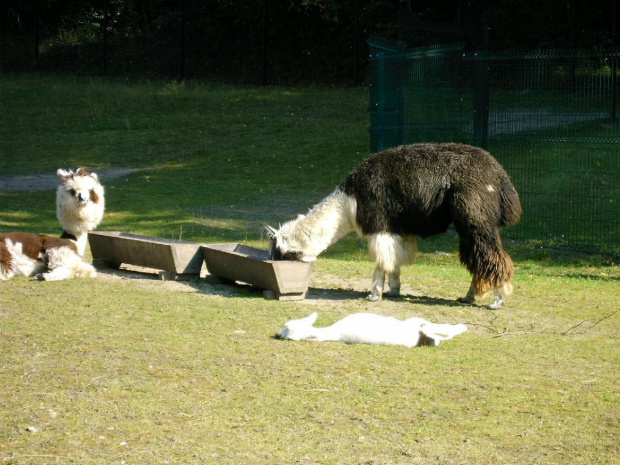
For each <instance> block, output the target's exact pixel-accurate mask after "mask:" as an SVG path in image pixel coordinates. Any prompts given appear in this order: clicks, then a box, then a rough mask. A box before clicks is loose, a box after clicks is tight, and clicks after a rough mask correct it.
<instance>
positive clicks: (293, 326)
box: [276, 312, 467, 347]
mask: <svg viewBox="0 0 620 465" xmlns="http://www.w3.org/2000/svg"><path fill="white" fill-rule="evenodd" d="M317 316H318V315H317V313H316V312H314V313H313V314H311V315H310V316H307V317H306V318H302V319H299V320H291V321H289V322H288V323H286V325H285V327H284V329H283V330H282V331H280V332H278V333H277V334H276V337H277V338H279V339H291V340H293V341H340V342H346V343H349V344H379V345H390V346H405V347H420V346H437V345H439V344H440V343H441V341H443V340H445V339H452V338H453V337H454V336H458V335H459V334H461V333H464V332H465V331H467V326H465V325H464V324H462V323H459V324H455V325H451V324H436V323H431V322H430V321H427V320H424V319H422V318H409V319H408V320H404V321H403V320H398V319H396V318H394V317H391V316H383V315H375V314H373V313H354V314H352V315H348V316H346V317H344V318H343V319H342V320H339V321H337V322H336V323H334V324H333V325H331V326H328V327H326V328H316V327H314V326H313V325H314V322H315V321H316V319H317Z"/></svg>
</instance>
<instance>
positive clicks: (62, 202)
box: [0, 168, 105, 281]
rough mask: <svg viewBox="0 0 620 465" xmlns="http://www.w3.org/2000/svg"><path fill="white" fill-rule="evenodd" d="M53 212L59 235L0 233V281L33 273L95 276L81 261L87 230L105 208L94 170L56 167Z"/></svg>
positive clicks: (52, 277)
mask: <svg viewBox="0 0 620 465" xmlns="http://www.w3.org/2000/svg"><path fill="white" fill-rule="evenodd" d="M57 174H58V176H60V185H59V186H58V189H57V190H56V213H57V216H58V220H59V221H60V224H61V225H62V227H63V233H62V235H61V236H60V237H50V236H45V235H39V234H32V233H23V232H9V233H3V234H0V280H6V279H9V278H11V277H13V276H20V275H21V276H34V277H36V278H37V279H39V280H45V281H60V280H63V279H69V278H74V277H95V276H96V275H97V273H96V271H95V269H94V268H93V266H92V265H91V264H90V263H86V262H85V261H84V260H83V258H82V257H83V255H84V251H85V249H86V244H87V241H88V233H89V232H90V231H92V230H94V229H95V228H96V227H97V226H98V225H99V223H101V220H102V219H103V213H104V210H105V203H104V195H103V194H104V189H103V186H102V185H101V184H100V183H99V179H98V177H97V175H96V174H95V173H89V172H88V171H86V170H85V169H84V168H78V169H77V171H76V172H75V173H74V172H73V171H65V170H62V169H59V170H58V171H57Z"/></svg>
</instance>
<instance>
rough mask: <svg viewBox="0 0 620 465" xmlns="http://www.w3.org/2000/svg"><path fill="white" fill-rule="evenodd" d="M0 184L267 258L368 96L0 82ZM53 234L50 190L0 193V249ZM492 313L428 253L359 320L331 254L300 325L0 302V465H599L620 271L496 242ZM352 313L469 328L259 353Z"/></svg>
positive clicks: (291, 307) (598, 259) (128, 289)
mask: <svg viewBox="0 0 620 465" xmlns="http://www.w3.org/2000/svg"><path fill="white" fill-rule="evenodd" d="M0 103H1V104H2V108H3V111H2V112H0V177H6V176H11V177H14V176H24V175H50V174H51V175H54V173H55V172H56V170H57V169H58V168H60V167H63V168H75V167H77V166H78V165H86V166H88V167H91V168H92V169H94V170H95V171H100V172H101V173H105V170H106V169H110V168H128V169H135V170H137V171H133V172H131V173H130V174H128V175H126V176H123V177H119V178H107V179H106V177H105V176H102V181H103V184H104V185H105V187H106V204H107V213H106V217H105V219H104V221H103V224H102V225H101V227H100V229H101V230H123V231H130V232H133V233H138V234H147V235H152V236H157V237H167V238H183V239H186V240H192V241H200V242H223V241H240V242H244V243H248V244H250V245H253V246H257V247H261V248H265V247H266V243H265V242H262V241H261V239H260V231H259V229H260V227H261V225H263V224H264V223H271V224H274V225H277V223H279V222H283V221H286V220H288V219H290V218H292V217H293V216H294V215H295V214H296V213H300V212H304V211H305V210H306V209H307V208H308V207H310V206H312V204H313V203H315V202H317V201H319V200H320V199H321V198H322V197H323V196H324V195H326V194H328V193H329V192H331V190H332V189H333V188H334V187H335V186H336V185H337V184H338V183H339V182H340V181H341V180H342V179H343V178H344V176H345V175H346V173H348V172H349V171H350V169H351V168H352V167H354V166H355V165H357V164H358V163H359V162H360V160H362V159H363V158H364V157H366V156H367V155H368V150H369V149H368V145H369V144H368V132H367V106H368V101H367V91H366V90H364V89H334V88H243V87H229V86H224V85H216V84H198V83H191V84H190V83H187V84H183V83H174V82H134V81H121V80H100V79H88V78H69V77H65V78H60V77H45V76H36V77H35V76H13V77H0ZM16 229H19V230H24V231H32V232H38V233H48V234H56V233H58V232H59V231H58V222H57V220H56V218H55V206H54V191H53V189H47V190H35V189H32V188H28V189H26V190H5V191H0V231H8V230H16ZM506 247H507V249H508V251H509V252H510V254H511V255H512V256H513V258H514V260H515V264H516V268H517V280H516V283H515V294H514V296H512V297H511V298H510V299H509V300H508V303H507V305H506V307H505V308H504V309H502V310H501V311H497V312H493V311H490V310H487V309H486V308H485V307H484V306H483V305H482V304H484V303H488V302H483V303H482V304H481V305H476V306H462V305H459V304H457V303H456V301H455V299H456V298H457V297H459V296H462V295H463V294H464V293H465V291H466V290H467V287H468V284H469V276H468V274H467V272H466V271H465V270H464V269H463V267H461V266H460V265H459V263H458V257H457V254H456V248H457V238H456V236H455V235H454V234H453V233H449V234H447V235H445V236H442V237H441V238H436V239H432V240H426V241H421V243H420V249H421V253H420V257H419V260H418V261H417V263H416V264H415V265H414V266H411V267H408V268H406V269H405V270H404V272H403V297H401V298H398V299H391V300H384V301H383V302H381V303H369V302H366V301H365V300H364V297H365V295H366V292H367V290H368V288H369V286H370V277H371V274H372V269H373V265H372V263H370V262H369V261H368V259H367V254H366V251H365V248H364V244H363V243H361V242H360V241H359V240H357V239H356V238H354V237H347V238H345V239H344V240H343V241H341V242H340V243H339V244H337V245H335V246H334V247H333V248H332V249H330V250H329V251H327V252H326V253H325V254H324V256H322V257H321V258H319V260H318V262H317V264H316V267H315V271H314V273H313V276H312V281H311V292H310V296H309V298H308V299H307V300H305V301H303V302H277V301H267V300H264V299H263V298H262V295H261V293H260V292H258V291H256V290H253V289H251V288H248V287H247V286H246V287H244V286H237V287H231V286H226V285H223V284H215V283H213V282H211V281H210V280H205V279H200V280H199V279H196V280H194V281H191V282H189V283H175V282H161V281H158V280H156V279H154V276H153V275H150V274H143V273H142V274H139V273H135V272H130V271H123V272H111V271H108V272H106V271H103V272H102V273H100V276H99V277H98V278H96V279H94V280H73V281H64V282H55V283H40V282H36V281H33V280H31V279H26V278H15V279H13V280H11V281H6V282H0V463H8V464H20V465H21V464H68V463H79V464H157V463H171V464H172V463H178V464H194V463H195V464H199V463H200V464H207V463H214V464H292V463H298V464H336V463H337V464H365V465H370V464H373V465H379V464H382V465H383V464H385V465H387V464H415V463H420V464H422V463H424V464H428V463H437V464H505V463H515V464H524V463H527V464H574V463H584V464H585V463H587V464H593V463H597V464H619V463H620V459H619V458H618V457H620V446H619V444H620V442H619V437H620V421H619V419H620V395H619V391H618V379H619V367H620V347H619V346H618V339H619V337H620V312H619V310H620V286H619V281H620V268H619V267H618V262H617V257H616V256H613V255H587V254H579V253H569V252H566V251H561V250H550V249H542V248H540V247H538V246H535V245H532V244H526V243H515V242H512V241H507V244H506ZM313 311H317V312H318V313H319V320H318V322H317V323H318V325H320V326H322V325H327V324H330V323H332V322H334V321H336V320H337V319H339V318H341V317H343V316H344V315H347V314H350V313H354V312H359V311H371V312H375V313H381V314H385V315H393V316H396V317H399V318H405V317H411V316H420V317H424V318H427V319H429V320H432V321H436V322H442V323H443V322H445V323H456V322H463V323H466V324H468V327H469V331H468V332H466V333H464V334H463V335H461V336H458V337H457V338H455V339H454V340H451V341H447V342H445V343H444V344H442V345H441V346H439V347H436V348H419V349H405V348H399V347H376V346H363V345H345V344H338V343H309V342H306V343H304V342H291V341H279V340H276V339H274V337H273V335H274V334H275V332H276V331H278V330H280V329H281V328H282V327H283V325H284V323H285V322H286V321H287V320H288V319H290V318H298V317H302V316H306V315H308V314H310V313H311V312H313Z"/></svg>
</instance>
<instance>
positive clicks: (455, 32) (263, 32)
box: [0, 0, 618, 84]
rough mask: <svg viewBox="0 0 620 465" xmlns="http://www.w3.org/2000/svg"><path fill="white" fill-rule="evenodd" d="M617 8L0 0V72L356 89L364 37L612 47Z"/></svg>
mask: <svg viewBox="0 0 620 465" xmlns="http://www.w3.org/2000/svg"><path fill="white" fill-rule="evenodd" d="M617 2H618V0H512V1H510V2H497V1H492V0H469V1H467V0H245V1H235V0H90V1H79V0H3V1H2V2H0V29H1V30H0V52H1V55H0V72H20V71H36V70H39V71H51V72H71V73H78V74H88V75H132V76H149V77H150V76H152V77H159V76H161V77H174V78H181V79H185V78H192V77H202V78H217V79H226V80H233V81H235V82H244V83H251V84H260V83H264V84H280V83H289V84H290V83H331V84H359V83H362V82H364V80H365V71H366V67H367V63H368V45H367V43H366V40H367V39H368V38H369V37H370V36H372V35H377V36H382V37H385V38H387V39H390V40H392V41H399V42H401V44H402V45H404V46H408V47H414V46H420V45H435V44H439V43H453V42H462V43H466V44H468V46H469V47H470V48H479V47H482V43H483V38H484V35H483V33H482V31H483V29H484V28H485V27H486V28H487V30H488V31H489V34H488V35H487V38H488V39H489V40H488V44H489V46H490V48H491V49H497V50H506V49H508V50H530V49H540V48H546V49H547V48H593V47H595V48H607V47H613V46H614V45H615V34H614V31H615V27H616V24H615V23H616V21H615V20H614V18H615V17H617V11H616V10H617V8H616V3H617Z"/></svg>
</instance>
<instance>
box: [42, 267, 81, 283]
mask: <svg viewBox="0 0 620 465" xmlns="http://www.w3.org/2000/svg"><path fill="white" fill-rule="evenodd" d="M71 275H72V271H71V270H70V269H69V268H54V269H53V270H50V271H48V272H47V273H39V274H37V275H36V276H35V278H36V279H38V280H39V281H62V280H65V279H69V278H71Z"/></svg>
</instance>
